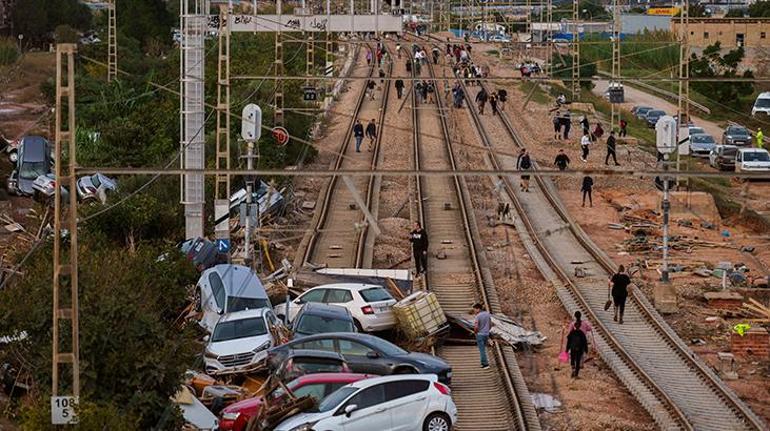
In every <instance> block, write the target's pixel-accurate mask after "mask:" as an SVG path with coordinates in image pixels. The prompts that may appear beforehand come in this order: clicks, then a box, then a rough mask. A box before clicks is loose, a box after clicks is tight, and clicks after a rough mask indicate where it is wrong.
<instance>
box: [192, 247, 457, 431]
mask: <svg viewBox="0 0 770 431" xmlns="http://www.w3.org/2000/svg"><path fill="white" fill-rule="evenodd" d="M196 243H200V241H193V243H191V244H189V248H188V250H190V249H192V248H193V247H194V246H195V244H196ZM196 302H197V309H198V311H199V312H200V318H199V321H198V323H199V325H200V326H201V327H202V328H203V329H204V330H205V331H206V332H208V335H207V336H205V337H204V340H205V341H206V347H205V349H204V353H203V357H204V363H205V370H206V372H207V373H208V374H211V375H220V374H234V373H237V372H241V371H244V370H245V371H247V372H249V371H251V370H254V369H259V370H266V372H267V373H268V375H269V376H271V377H270V378H274V379H278V381H280V382H283V384H282V385H278V386H277V387H276V388H275V389H274V390H272V391H270V392H268V393H266V394H262V395H261V396H259V397H255V398H249V399H245V400H241V401H239V402H237V403H234V404H231V405H229V406H227V407H225V408H224V409H223V410H222V411H221V412H220V413H219V415H220V417H219V420H220V422H219V429H220V430H235V431H242V430H245V429H247V427H248V426H249V423H250V421H255V420H258V419H259V420H263V419H264V418H262V417H261V416H260V412H261V410H262V408H263V407H264V406H265V405H266V403H268V404H269V405H270V406H271V408H272V407H275V405H281V403H288V402H289V399H290V398H291V399H292V400H296V399H297V398H298V397H304V396H309V397H311V398H312V399H313V400H315V404H314V407H313V408H311V409H310V410H306V411H304V412H301V413H298V414H296V413H297V412H294V411H293V412H292V416H290V417H285V418H279V419H280V420H282V422H280V423H277V424H272V425H271V426H273V429H275V430H311V429H312V430H317V431H332V430H342V429H344V430H353V431H357V430H361V431H364V430H365V431H370V430H372V429H378V430H380V429H382V430H417V429H431V430H434V429H435V430H450V429H452V426H453V424H455V423H456V421H457V408H456V407H455V404H454V402H453V401H452V398H451V390H450V388H449V385H450V384H451V381H452V367H451V366H450V365H449V364H448V363H446V362H445V361H444V360H442V359H440V358H438V357H435V356H433V355H430V354H426V353H419V352H410V351H407V350H404V349H402V348H401V347H399V346H397V345H396V344H393V343H391V342H390V341H388V340H386V339H384V338H381V337H378V336H376V335H373V334H368V333H365V331H381V330H386V329H392V328H393V327H394V325H395V323H396V321H395V317H394V314H393V310H392V308H393V306H394V305H395V304H396V300H395V299H394V298H393V296H392V295H391V294H390V292H389V291H388V290H387V289H385V288H384V287H382V286H379V285H375V284H365V283H340V284H329V285H322V286H317V287H314V288H311V289H309V290H307V291H305V292H304V293H302V294H301V295H300V296H298V297H297V298H295V299H294V300H290V301H287V302H286V303H282V304H278V305H276V306H275V307H273V305H272V304H271V302H270V299H269V298H268V295H267V292H266V290H265V288H264V286H263V285H262V283H261V281H260V280H259V278H258V277H257V275H256V274H255V273H254V272H253V271H251V269H250V268H248V267H244V266H240V265H233V264H218V265H214V266H212V267H210V268H208V269H206V270H205V271H203V272H202V273H201V276H200V279H199V281H198V283H197V286H196ZM287 391H289V392H291V395H292V396H291V397H289V396H288V395H287ZM270 411H273V410H270ZM270 418H273V419H274V416H273V415H272V413H271V415H270ZM271 420H272V419H271Z"/></svg>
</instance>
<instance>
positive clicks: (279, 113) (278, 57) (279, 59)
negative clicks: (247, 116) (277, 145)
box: [273, 0, 284, 127]
mask: <svg viewBox="0 0 770 431" xmlns="http://www.w3.org/2000/svg"><path fill="white" fill-rule="evenodd" d="M275 7H276V13H277V14H278V22H282V21H281V14H283V1H282V0H277V2H276V5H275ZM283 74H284V71H283V37H282V36H281V26H280V25H279V26H278V31H276V32H275V75H276V76H283ZM283 123H284V118H283V80H282V79H280V78H279V79H276V80H275V110H274V111H273V127H279V126H283Z"/></svg>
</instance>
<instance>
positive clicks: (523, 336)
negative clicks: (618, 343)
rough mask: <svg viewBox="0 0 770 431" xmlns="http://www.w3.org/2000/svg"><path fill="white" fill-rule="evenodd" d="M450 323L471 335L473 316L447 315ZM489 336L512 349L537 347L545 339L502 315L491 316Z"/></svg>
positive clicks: (538, 333)
mask: <svg viewBox="0 0 770 431" xmlns="http://www.w3.org/2000/svg"><path fill="white" fill-rule="evenodd" d="M447 316H448V317H449V321H450V323H452V324H453V325H456V326H459V327H461V328H463V329H465V330H466V331H468V332H470V333H473V316H471V315H455V314H449V315H447ZM489 335H490V336H491V337H492V338H493V339H495V340H498V341H501V342H503V343H505V344H507V345H509V346H511V347H513V348H514V349H518V348H520V347H522V346H530V347H537V346H540V345H542V344H543V342H544V341H545V340H546V337H545V336H543V334H541V333H540V332H539V331H530V330H528V329H525V328H524V327H523V326H522V325H520V324H519V323H518V322H516V321H515V320H513V319H511V318H510V317H508V316H506V315H504V314H493V315H492V329H490V331H489Z"/></svg>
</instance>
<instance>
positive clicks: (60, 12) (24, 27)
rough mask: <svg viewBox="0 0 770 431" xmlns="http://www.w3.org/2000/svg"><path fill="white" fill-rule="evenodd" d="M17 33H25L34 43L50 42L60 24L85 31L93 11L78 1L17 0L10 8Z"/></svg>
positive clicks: (89, 23)
mask: <svg viewBox="0 0 770 431" xmlns="http://www.w3.org/2000/svg"><path fill="white" fill-rule="evenodd" d="M11 21H12V22H13V32H14V35H18V34H23V35H24V38H25V40H27V41H29V43H32V44H40V43H42V42H46V41H49V40H50V39H51V36H52V35H53V31H54V29H55V28H56V26H58V25H69V26H70V27H73V28H75V29H78V30H86V29H88V27H89V26H90V25H91V10H90V9H89V8H88V6H86V5H84V4H81V3H80V2H79V1H78V0H24V1H17V2H15V4H14V8H13V10H12V11H11Z"/></svg>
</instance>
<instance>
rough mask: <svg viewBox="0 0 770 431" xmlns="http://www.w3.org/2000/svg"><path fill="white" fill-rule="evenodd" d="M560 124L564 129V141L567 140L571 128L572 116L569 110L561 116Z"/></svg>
mask: <svg viewBox="0 0 770 431" xmlns="http://www.w3.org/2000/svg"><path fill="white" fill-rule="evenodd" d="M561 124H562V126H563V127H564V140H565V141H566V140H567V139H569V131H570V129H571V128H572V115H571V114H570V112H569V109H568V110H566V111H564V114H562V117H561Z"/></svg>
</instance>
